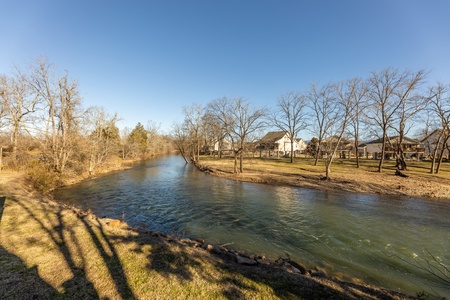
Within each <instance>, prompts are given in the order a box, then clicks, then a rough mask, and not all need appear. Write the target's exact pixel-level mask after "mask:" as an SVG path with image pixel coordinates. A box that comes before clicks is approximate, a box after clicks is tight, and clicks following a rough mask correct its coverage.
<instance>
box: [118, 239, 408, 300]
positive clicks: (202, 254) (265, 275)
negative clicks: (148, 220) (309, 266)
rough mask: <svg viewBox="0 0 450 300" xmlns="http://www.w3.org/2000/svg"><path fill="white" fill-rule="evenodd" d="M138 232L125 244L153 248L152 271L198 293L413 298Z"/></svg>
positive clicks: (238, 296) (236, 296)
mask: <svg viewBox="0 0 450 300" xmlns="http://www.w3.org/2000/svg"><path fill="white" fill-rule="evenodd" d="M136 232H138V236H135V237H132V238H131V239H130V240H128V239H127V238H125V239H123V238H120V242H122V243H129V242H136V240H138V241H139V245H141V246H142V245H152V251H151V252H150V254H148V256H147V258H148V264H147V268H148V269H149V270H151V271H156V272H158V273H159V274H160V275H162V276H163V277H165V278H166V280H178V281H179V282H180V284H181V285H183V284H186V285H196V284H197V283H198V286H196V288H198V289H202V285H204V284H206V283H207V284H210V285H213V286H216V291H218V292H219V293H220V294H221V295H222V297H224V298H226V299H247V298H252V297H255V295H258V293H259V291H260V289H261V288H263V289H266V290H267V289H268V290H272V291H273V293H274V295H275V296H276V297H279V298H281V299H389V300H390V299H414V298H413V297H407V296H405V295H402V294H401V293H396V292H386V291H381V289H377V288H372V287H369V286H365V285H359V284H356V283H348V282H343V281H337V280H334V281H329V280H327V279H322V278H313V277H307V276H303V275H299V274H293V273H289V272H287V271H285V270H283V269H281V268H280V267H278V266H276V265H269V266H266V265H256V266H246V265H241V264H238V263H237V262H236V261H235V259H234V256H232V255H229V253H226V252H221V253H220V254H211V253H209V252H207V251H206V250H204V249H199V248H193V247H192V244H195V243H191V242H192V241H191V242H189V240H188V242H186V241H185V240H178V239H175V238H171V237H168V236H165V235H162V236H160V235H159V234H155V233H152V232H145V231H143V230H136ZM135 251H139V248H137V249H136V250H135ZM205 282H206V283H205ZM264 287H265V288H264ZM213 290H214V289H213ZM256 297H257V296H256Z"/></svg>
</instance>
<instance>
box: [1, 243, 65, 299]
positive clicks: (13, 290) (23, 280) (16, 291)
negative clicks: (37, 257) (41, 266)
mask: <svg viewBox="0 0 450 300" xmlns="http://www.w3.org/2000/svg"><path fill="white" fill-rule="evenodd" d="M0 268H1V269H2V271H1V272H0V299H4V300H7V299H11V300H13V299H18V295H20V297H21V299H24V298H22V297H23V296H24V295H28V298H25V299H55V298H58V297H59V296H61V295H60V294H59V293H58V291H57V290H55V289H54V288H53V287H52V286H50V285H49V284H48V283H46V282H45V281H44V280H42V279H41V277H39V274H38V272H37V267H36V266H33V267H31V268H28V267H27V266H25V264H24V263H23V261H22V260H21V259H20V258H19V257H17V256H15V255H14V254H12V253H10V252H8V251H7V250H6V249H5V248H3V247H2V246H0Z"/></svg>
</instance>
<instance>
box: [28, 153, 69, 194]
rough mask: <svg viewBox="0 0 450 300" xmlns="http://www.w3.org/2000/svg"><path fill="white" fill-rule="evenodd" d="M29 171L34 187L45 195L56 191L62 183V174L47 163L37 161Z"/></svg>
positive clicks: (30, 166)
mask: <svg viewBox="0 0 450 300" xmlns="http://www.w3.org/2000/svg"><path fill="white" fill-rule="evenodd" d="M27 170H28V176H29V178H30V181H31V183H32V185H33V187H34V188H35V189H37V190H38V191H41V192H43V193H48V192H50V191H52V190H54V189H55V188H56V187H58V185H60V183H61V180H60V179H61V177H60V174H59V173H57V172H55V171H54V170H53V169H52V168H49V166H48V165H46V164H45V163H42V162H37V161H35V162H33V163H32V164H31V165H29V167H28V168H27Z"/></svg>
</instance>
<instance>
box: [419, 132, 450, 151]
mask: <svg viewBox="0 0 450 300" xmlns="http://www.w3.org/2000/svg"><path fill="white" fill-rule="evenodd" d="M441 132H442V129H436V130H434V131H433V132H432V133H430V134H429V135H427V136H426V137H425V138H424V139H423V140H421V141H420V142H421V144H422V146H423V147H424V149H425V155H426V156H428V155H433V154H434V150H435V149H436V147H438V153H437V154H438V156H439V155H440V151H441V149H442V143H443V141H442V139H441V141H440V142H439V145H438V140H439V135H440V134H441ZM449 147H450V145H449V143H448V141H447V147H446V149H445V150H444V153H443V156H444V157H446V158H449Z"/></svg>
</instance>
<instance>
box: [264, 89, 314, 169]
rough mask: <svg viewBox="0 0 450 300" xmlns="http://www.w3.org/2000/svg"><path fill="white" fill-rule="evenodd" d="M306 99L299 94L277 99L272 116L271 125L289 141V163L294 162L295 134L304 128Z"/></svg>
mask: <svg viewBox="0 0 450 300" xmlns="http://www.w3.org/2000/svg"><path fill="white" fill-rule="evenodd" d="M306 106H307V99H306V97H304V96H303V95H302V94H301V93H298V92H296V93H295V92H288V93H286V94H284V95H282V96H280V97H279V98H278V103H277V109H276V110H275V112H274V113H273V115H272V122H273V124H274V125H275V126H276V127H278V128H279V129H280V130H282V131H284V132H286V133H287V134H288V136H289V140H290V141H291V155H290V156H291V163H293V162H294V144H295V143H296V140H295V138H296V136H297V134H298V133H299V132H300V131H301V130H303V129H305V127H306V120H305V116H306V109H305V108H306Z"/></svg>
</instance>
